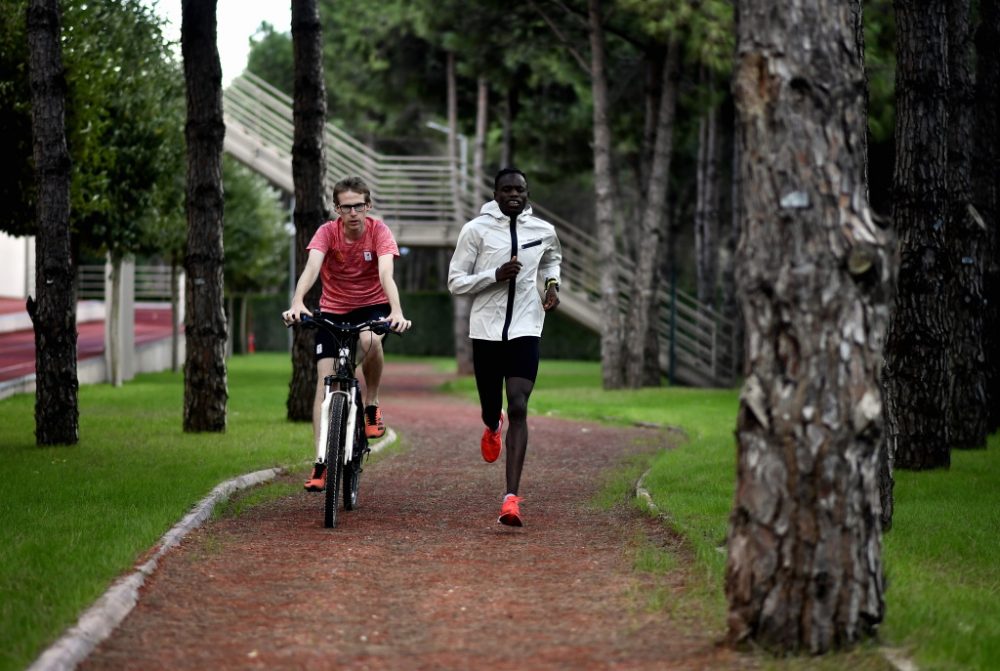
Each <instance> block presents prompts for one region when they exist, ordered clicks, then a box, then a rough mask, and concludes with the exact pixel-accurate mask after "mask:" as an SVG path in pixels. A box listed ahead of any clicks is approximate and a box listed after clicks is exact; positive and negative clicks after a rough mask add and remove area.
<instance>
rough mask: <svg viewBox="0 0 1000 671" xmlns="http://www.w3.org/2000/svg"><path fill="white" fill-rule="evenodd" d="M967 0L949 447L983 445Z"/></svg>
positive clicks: (980, 255)
mask: <svg viewBox="0 0 1000 671" xmlns="http://www.w3.org/2000/svg"><path fill="white" fill-rule="evenodd" d="M970 11H971V8H970V1H969V0H949V2H948V79H949V82H950V86H951V91H950V95H949V96H948V103H949V105H948V147H949V150H948V180H949V183H948V187H949V188H948V192H949V194H950V195H951V203H950V213H949V214H950V217H949V220H948V248H949V255H950V256H951V263H952V266H953V267H954V268H955V274H954V275H953V276H952V277H951V278H950V279H951V291H950V292H949V294H950V295H951V297H952V299H951V300H952V304H953V305H954V320H955V330H954V332H953V334H952V350H951V364H952V365H951V371H952V373H951V374H952V379H953V380H954V387H953V388H952V396H951V399H950V404H951V412H950V413H949V415H948V416H949V419H950V421H951V426H950V428H949V433H950V436H951V446H952V447H956V448H985V447H986V433H987V432H986V418H987V409H986V368H985V364H986V361H985V356H984V354H983V312H984V311H985V309H986V298H985V296H984V294H983V266H984V265H985V261H986V258H985V251H986V250H985V242H986V241H985V233H986V231H985V227H984V225H983V221H982V218H981V217H980V216H979V215H978V213H977V212H975V210H974V209H973V206H972V151H973V142H972V138H973V124H974V110H975V87H974V83H973V80H972V61H971V53H970V51H971V48H970V47H971V44H970V41H971V40H970V38H971V28H970Z"/></svg>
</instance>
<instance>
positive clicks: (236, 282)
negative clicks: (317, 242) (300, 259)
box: [222, 156, 289, 295]
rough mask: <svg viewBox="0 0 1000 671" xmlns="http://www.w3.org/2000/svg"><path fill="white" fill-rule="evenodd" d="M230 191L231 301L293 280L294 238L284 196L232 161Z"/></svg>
mask: <svg viewBox="0 0 1000 671" xmlns="http://www.w3.org/2000/svg"><path fill="white" fill-rule="evenodd" d="M222 175H223V182H224V183H225V185H226V190H225V216H224V221H225V230H224V239H223V246H224V247H225V250H226V260H225V270H224V273H225V287H226V292H227V293H229V294H231V295H246V294H259V293H270V292H271V291H273V290H274V288H275V287H283V286H284V283H285V282H286V281H287V279H288V237H289V233H288V232H287V231H286V230H285V221H286V219H287V218H288V217H287V215H286V214H285V213H284V212H283V211H282V208H281V203H280V202H279V200H278V193H277V191H275V190H274V189H273V188H272V187H271V186H270V185H268V183H267V182H266V181H265V180H264V179H263V178H262V177H260V176H259V175H257V174H255V173H252V172H250V170H248V169H247V168H245V167H243V166H242V165H240V164H239V163H237V162H236V161H235V160H234V159H231V158H229V157H228V156H226V157H224V158H223V163H222Z"/></svg>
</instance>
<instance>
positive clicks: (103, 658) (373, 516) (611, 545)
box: [81, 365, 750, 671]
mask: <svg viewBox="0 0 1000 671" xmlns="http://www.w3.org/2000/svg"><path fill="white" fill-rule="evenodd" d="M428 371H429V369H428V368H425V367H422V366H419V365H407V366H402V365H395V366H392V367H391V368H390V369H388V370H387V374H386V380H387V387H386V393H384V395H383V399H382V405H383V407H384V408H385V412H386V419H387V422H388V423H390V424H391V425H392V426H393V427H394V428H395V430H396V431H397V432H398V433H399V434H400V435H401V436H402V447H403V449H402V450H398V451H395V452H392V453H391V454H389V455H386V456H385V457H384V458H381V459H380V460H379V461H377V463H374V464H372V465H371V466H370V467H369V468H367V469H366V471H365V474H364V477H363V478H362V485H361V487H362V489H361V506H360V508H359V510H357V511H354V512H350V513H342V514H341V516H340V522H339V526H338V528H337V529H333V530H327V529H324V528H323V527H322V520H321V506H322V501H321V497H320V495H317V494H311V495H310V494H306V493H304V492H303V493H301V494H296V495H295V496H291V497H287V498H284V499H280V500H277V501H274V502H271V503H267V504H263V505H260V506H257V507H255V508H253V509H251V510H250V511H249V512H246V513H244V514H242V515H240V516H239V517H236V518H226V519H222V520H220V521H217V522H213V523H210V524H208V525H207V526H205V527H203V528H202V529H200V530H198V531H196V532H195V533H193V534H192V535H191V536H190V537H189V538H188V539H187V540H185V542H184V543H182V545H181V546H180V547H179V548H178V549H177V550H175V551H173V552H171V553H170V554H168V555H167V556H166V557H165V558H164V559H163V560H162V561H161V564H160V568H159V570H158V571H157V573H156V574H155V575H154V576H153V577H152V578H151V579H150V580H149V581H148V583H147V585H146V587H145V588H144V589H143V591H142V595H141V598H140V601H139V605H138V606H137V607H136V609H135V610H134V611H133V613H132V614H131V615H130V616H129V617H128V618H127V619H126V620H125V622H124V623H123V624H122V626H121V627H120V628H119V629H118V630H117V631H116V632H115V634H114V635H113V636H112V637H111V638H110V639H108V640H107V641H105V642H104V643H103V644H102V645H101V646H99V647H98V648H97V650H95V651H94V653H93V654H92V655H91V656H90V658H89V659H88V660H87V662H86V663H85V664H83V665H82V666H81V668H83V669H143V670H149V669H248V668H261V669H305V668H310V669H330V668H338V669H339V668H347V669H505V670H509V671H519V670H526V669H719V668H747V667H748V666H749V665H750V662H749V660H747V659H746V658H743V657H740V656H737V655H733V654H732V653H730V652H728V651H726V650H725V649H722V648H719V647H718V646H717V645H716V639H715V635H716V634H717V633H718V632H716V633H715V634H713V633H712V632H705V631H704V629H703V628H702V627H700V626H699V623H698V622H696V621H692V620H689V619H687V618H686V617H685V616H684V614H683V613H677V612H674V613H671V612H670V611H671V609H669V608H668V609H661V610H658V611H656V612H650V611H649V610H648V609H646V608H645V607H644V606H643V604H644V599H643V597H642V594H643V592H644V590H646V589H647V588H648V585H643V579H642V577H641V576H639V575H637V574H636V573H635V572H634V571H633V570H632V564H631V561H632V553H631V550H630V547H631V546H632V544H633V542H634V539H635V538H636V535H637V534H643V533H646V532H647V531H650V530H654V531H653V533H655V528H656V525H655V523H651V522H649V521H648V520H646V519H644V518H643V517H642V516H641V515H638V514H637V513H635V512H633V511H631V509H630V508H629V507H627V506H621V509H620V510H616V511H612V512H603V511H595V510H594V509H592V508H591V507H590V506H589V505H588V502H589V500H590V499H591V497H592V496H593V495H594V493H595V492H596V491H597V490H598V489H599V488H600V486H601V483H602V482H603V480H602V472H604V471H605V470H606V469H610V468H613V467H615V466H616V465H617V464H619V463H620V462H621V459H622V458H623V457H624V456H626V455H627V454H629V453H633V452H637V451H641V450H648V449H651V447H652V446H654V445H655V444H656V443H657V442H660V443H661V444H664V443H665V441H666V440H667V438H666V437H665V436H664V435H663V434H660V433H658V432H654V431H651V430H649V429H626V430H623V429H621V428H608V427H600V426H597V425H592V424H582V423H577V422H570V421H566V420H559V419H553V418H546V417H539V416H532V417H530V418H529V427H530V431H531V437H530V443H529V450H528V456H527V461H526V465H525V473H524V477H523V478H522V481H523V486H522V492H521V494H522V496H524V497H525V502H524V504H522V511H523V513H524V515H525V525H526V526H525V527H524V528H522V529H511V528H508V527H503V526H501V525H498V524H497V523H496V516H497V512H498V509H499V501H500V495H501V494H502V493H503V457H502V456H501V459H500V460H499V461H498V462H496V463H494V464H486V463H484V462H483V461H482V459H481V457H480V456H479V447H478V436H479V432H480V430H481V429H480V422H479V418H478V414H479V412H478V407H476V406H474V405H473V404H470V403H468V402H465V401H462V400H460V399H454V398H450V397H447V396H442V395H439V394H435V393H433V392H431V391H430V390H431V389H432V387H433V385H434V384H436V383H438V382H440V379H435V377H434V376H433V375H431V374H429V373H428ZM638 439H642V440H641V441H639V442H640V443H644V445H645V446H643V445H641V444H637V440H638ZM304 476H305V473H304V472H303V473H295V474H294V477H292V476H289V477H290V479H292V480H294V481H296V482H297V481H299V480H301V479H302V478H303V477H304ZM657 580H658V581H659V583H660V584H661V585H662V586H665V587H666V588H667V589H668V590H669V591H670V592H676V590H679V589H681V583H682V580H683V571H678V572H676V573H675V574H670V575H667V576H666V577H661V578H658V579H657Z"/></svg>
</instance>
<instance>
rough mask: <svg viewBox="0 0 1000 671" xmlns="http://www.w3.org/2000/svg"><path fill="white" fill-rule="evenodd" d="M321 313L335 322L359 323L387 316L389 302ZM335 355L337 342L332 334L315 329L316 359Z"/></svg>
mask: <svg viewBox="0 0 1000 671" xmlns="http://www.w3.org/2000/svg"><path fill="white" fill-rule="evenodd" d="M321 314H322V315H323V317H325V318H327V319H329V320H330V321H332V322H333V323H335V324H360V323H361V322H366V321H369V320H371V319H382V318H383V317H388V316H389V304H388V303H380V304H378V305H366V306H365V307H363V308H358V309H357V310H351V311H350V312H347V313H344V314H337V313H334V312H323V313H321ZM359 351H360V350H359ZM335 356H337V343H336V342H334V340H333V336H332V335H330V334H329V333H327V332H326V329H321V328H318V329H316V361H319V360H320V359H330V358H333V357H335Z"/></svg>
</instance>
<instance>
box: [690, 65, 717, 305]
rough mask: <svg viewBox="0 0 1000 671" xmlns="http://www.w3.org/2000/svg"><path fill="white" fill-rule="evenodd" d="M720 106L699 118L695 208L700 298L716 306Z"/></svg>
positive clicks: (706, 83) (705, 78) (704, 77)
mask: <svg viewBox="0 0 1000 671" xmlns="http://www.w3.org/2000/svg"><path fill="white" fill-rule="evenodd" d="M701 71H702V72H701V81H702V86H703V87H707V88H709V90H711V86H712V84H711V76H712V75H711V74H709V73H707V72H706V71H707V68H706V67H705V66H704V65H703V66H702V67H701ZM717 136H718V109H717V108H716V106H715V105H711V106H710V107H709V108H708V109H707V110H705V112H703V113H702V115H701V118H700V119H699V120H698V158H697V162H698V166H697V169H696V171H695V174H696V175H697V196H696V198H695V202H696V206H695V212H694V243H695V258H696V260H697V264H696V272H695V275H696V292H697V296H698V302H700V303H701V304H703V305H707V306H710V307H712V308H714V307H716V281H717V280H716V276H717V273H718V268H719V262H718V259H719V245H718V228H719V221H718V219H719V197H718V188H719V153H718V149H717V147H716V144H717Z"/></svg>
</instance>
